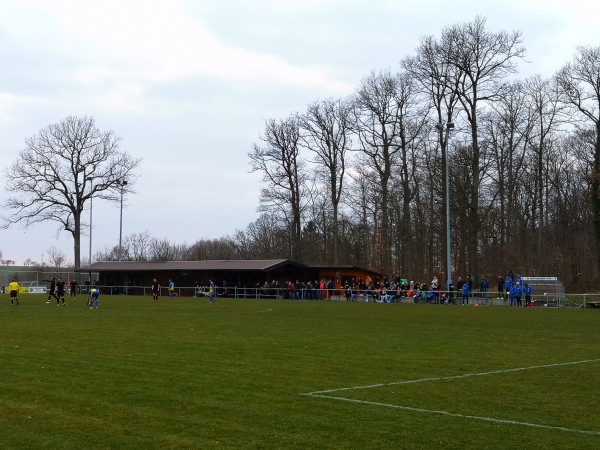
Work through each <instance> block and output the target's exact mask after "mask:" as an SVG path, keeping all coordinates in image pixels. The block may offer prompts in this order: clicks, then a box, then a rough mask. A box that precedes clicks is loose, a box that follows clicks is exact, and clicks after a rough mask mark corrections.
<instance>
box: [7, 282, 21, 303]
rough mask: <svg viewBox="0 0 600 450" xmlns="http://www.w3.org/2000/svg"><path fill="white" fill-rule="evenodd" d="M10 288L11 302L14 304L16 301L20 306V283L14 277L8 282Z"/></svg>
mask: <svg viewBox="0 0 600 450" xmlns="http://www.w3.org/2000/svg"><path fill="white" fill-rule="evenodd" d="M8 290H9V292H10V304H11V305H12V306H14V302H15V301H16V302H17V306H19V283H17V282H16V281H15V279H14V278H13V279H12V280H11V282H10V283H9V284H8Z"/></svg>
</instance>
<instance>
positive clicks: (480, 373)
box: [303, 358, 600, 396]
mask: <svg viewBox="0 0 600 450" xmlns="http://www.w3.org/2000/svg"><path fill="white" fill-rule="evenodd" d="M599 361H600V358H598V359H586V360H583V361H571V362H566V363H553V364H542V365H539V366H527V367H515V368H512V369H501V370H493V371H490V372H476V373H465V374H462V375H451V376H447V377H431V378H419V379H416V380H403V381H392V382H390V383H379V384H369V385H366V386H352V387H345V388H337V389H326V390H323V391H314V392H308V393H306V394H303V395H314V396H316V395H318V394H330V393H332V392H342V391H352V390H357V389H373V388H378V387H384V386H396V385H400V384H412V383H424V382H427V381H443V380H457V379H460V378H470V377H483V376H487V375H496V374H500V373H511V372H520V371H523V370H533V369H544V368H547V367H560V366H573V365H576V364H586V363H593V362H599Z"/></svg>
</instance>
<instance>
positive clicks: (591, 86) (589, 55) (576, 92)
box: [556, 46, 600, 263]
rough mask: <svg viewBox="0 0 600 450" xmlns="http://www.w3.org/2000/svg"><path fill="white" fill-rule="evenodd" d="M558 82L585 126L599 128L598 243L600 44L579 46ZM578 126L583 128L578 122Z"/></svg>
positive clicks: (595, 196)
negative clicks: (596, 45)
mask: <svg viewBox="0 0 600 450" xmlns="http://www.w3.org/2000/svg"><path fill="white" fill-rule="evenodd" d="M556 82H557V84H558V86H559V88H560V90H561V99H562V100H563V101H564V102H565V103H566V104H567V105H569V106H570V107H571V108H572V110H573V111H574V113H575V114H576V115H577V118H578V119H582V120H583V123H584V124H585V125H584V127H586V126H587V127H590V128H592V129H593V130H594V131H595V143H594V155H593V160H594V164H593V168H592V170H591V172H590V173H589V174H588V177H589V179H590V186H591V197H592V198H591V201H592V212H593V222H594V230H595V232H596V244H597V245H600V46H598V47H577V53H576V54H575V57H574V58H573V61H571V62H569V63H567V64H566V65H565V66H564V67H563V68H562V69H561V70H560V71H559V72H558V73H557V74H556ZM574 123H576V122H574ZM576 126H577V127H581V126H580V125H579V124H577V123H576ZM598 261H599V263H600V252H598Z"/></svg>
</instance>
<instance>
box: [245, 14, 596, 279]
mask: <svg viewBox="0 0 600 450" xmlns="http://www.w3.org/2000/svg"><path fill="white" fill-rule="evenodd" d="M525 60H526V50H525V47H524V46H523V43H522V36H521V33H520V32H519V31H513V32H506V31H498V32H495V31H490V30H488V29H487V27H486V20H485V18H481V17H477V18H476V19H475V20H474V21H472V22H468V23H462V24H456V25H452V26H449V27H447V28H445V29H444V30H442V32H441V35H440V36H439V37H434V36H426V37H423V38H422V39H421V41H420V45H419V46H418V48H417V49H416V52H415V54H414V55H410V56H407V57H405V58H403V59H402V60H401V61H400V64H399V68H398V70H397V71H392V70H389V69H388V70H381V71H374V72H372V73H370V74H369V75H368V76H366V77H365V78H364V79H363V80H362V81H361V82H360V84H359V86H358V87H357V89H356V92H354V93H353V94H352V95H351V96H349V97H348V98H331V99H325V100H318V101H315V102H314V103H312V104H310V105H308V107H307V109H306V111H303V112H296V113H292V114H290V115H289V116H288V117H284V118H281V119H269V120H267V121H266V123H265V129H264V131H263V132H262V134H261V135H260V139H259V142H258V143H256V144H255V145H254V146H253V148H252V150H251V151H250V152H249V154H248V156H249V158H250V164H251V168H252V170H253V171H256V172H259V173H260V174H262V176H263V180H262V181H263V183H264V188H263V189H262V192H261V196H260V200H259V210H260V211H261V212H262V213H263V215H262V216H261V217H260V218H259V219H258V220H257V221H256V222H255V223H253V224H251V225H250V226H249V227H248V228H247V229H246V230H244V231H239V232H238V233H236V235H235V236H234V237H233V244H235V245H236V246H238V247H241V249H240V250H241V251H242V252H243V253H244V254H246V255H248V256H251V257H267V256H269V255H286V256H288V257H290V258H292V259H295V260H298V261H303V262H310V263H329V264H330V263H340V264H350V263H351V264H355V265H359V266H360V265H363V266H367V267H371V268H374V269H376V270H379V271H381V272H383V273H387V274H394V273H401V274H404V275H407V276H409V277H411V278H412V277H415V278H419V279H420V278H421V277H432V276H433V275H436V274H437V275H440V274H445V273H446V272H447V268H446V251H445V248H446V226H447V223H446V220H447V215H446V197H447V196H446V183H445V180H446V167H448V171H449V173H448V176H449V183H448V184H449V189H450V192H449V196H448V197H449V199H450V200H449V201H450V204H449V209H450V229H451V233H450V236H451V239H450V241H451V254H452V273H453V274H454V275H453V277H454V279H456V277H457V276H458V275H463V276H465V275H471V276H474V277H478V276H479V275H480V274H488V275H489V274H495V275H497V274H505V273H506V271H507V270H508V269H510V268H512V269H514V270H518V271H520V272H522V273H526V274H530V275H539V276H544V275H545V276H549V275H556V276H560V277H561V278H562V279H563V280H564V281H565V282H566V283H568V284H573V283H577V282H581V283H587V284H588V285H592V284H593V283H595V282H597V281H598V262H599V259H600V255H599V253H598V251H597V248H598V242H600V146H599V145H600V144H599V143H600V47H579V48H577V49H576V51H575V56H574V58H573V60H572V61H571V62H567V63H566V64H565V65H564V66H563V67H562V68H558V70H557V72H556V73H555V75H554V76H552V77H550V78H548V79H545V78H542V77H541V76H539V75H538V76H532V77H528V78H525V79H520V78H519V77H518V63H519V62H522V61H525ZM444 278H445V277H444ZM427 279H431V278H427ZM475 279H477V278H475Z"/></svg>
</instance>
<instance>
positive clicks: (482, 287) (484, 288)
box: [479, 275, 490, 298]
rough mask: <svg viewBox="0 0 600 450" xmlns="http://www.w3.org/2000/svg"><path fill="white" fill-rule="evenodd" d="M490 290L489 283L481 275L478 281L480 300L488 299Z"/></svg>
mask: <svg viewBox="0 0 600 450" xmlns="http://www.w3.org/2000/svg"><path fill="white" fill-rule="evenodd" d="M489 289H490V282H489V281H488V279H487V277H486V276H485V275H481V279H480V280H479V291H480V292H481V297H482V298H488V291H489Z"/></svg>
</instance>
